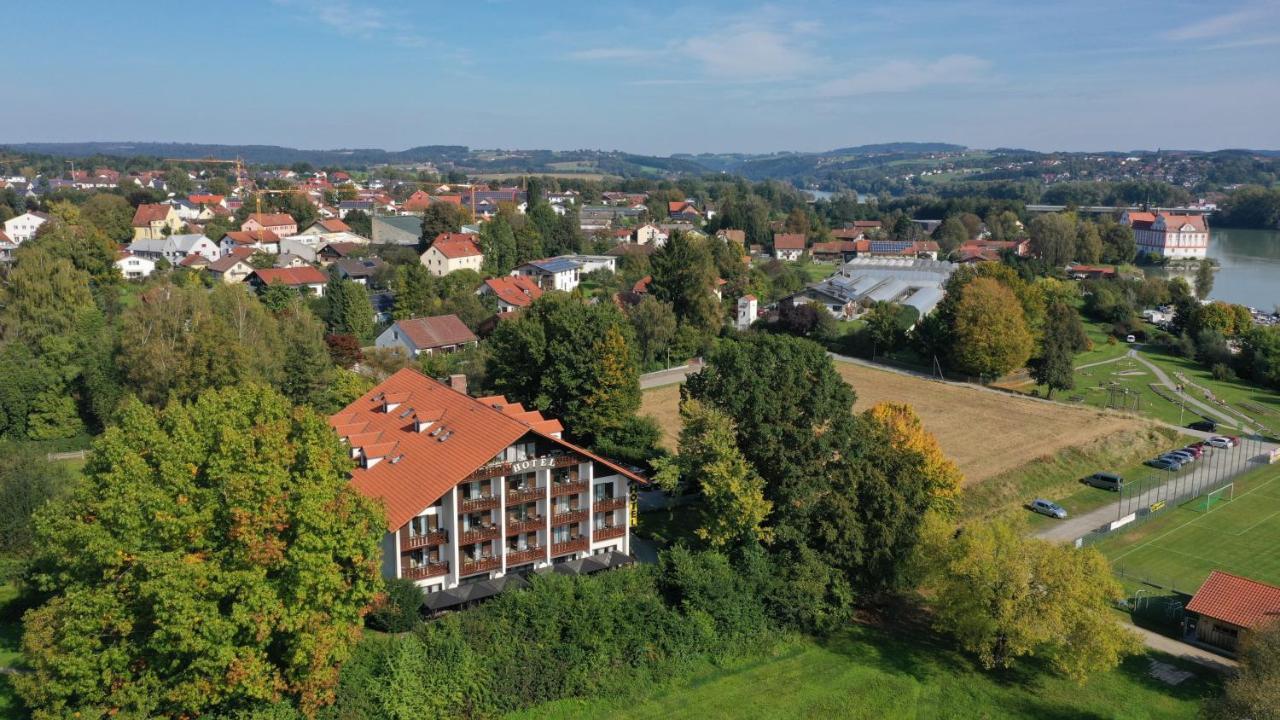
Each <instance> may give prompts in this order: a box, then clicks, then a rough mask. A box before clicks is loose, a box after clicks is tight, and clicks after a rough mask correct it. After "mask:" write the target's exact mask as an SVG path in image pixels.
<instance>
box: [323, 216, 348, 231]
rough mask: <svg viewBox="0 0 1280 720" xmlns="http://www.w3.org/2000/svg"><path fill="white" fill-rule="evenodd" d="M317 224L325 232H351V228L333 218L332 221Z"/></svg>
mask: <svg viewBox="0 0 1280 720" xmlns="http://www.w3.org/2000/svg"><path fill="white" fill-rule="evenodd" d="M317 224H318V225H319V226H320V227H322V228H324V231H325V232H331V233H336V232H351V226H350V225H348V224H346V223H344V222H342V221H341V220H339V219H337V218H333V219H332V220H320V221H318V222H317Z"/></svg>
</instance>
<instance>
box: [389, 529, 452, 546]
mask: <svg viewBox="0 0 1280 720" xmlns="http://www.w3.org/2000/svg"><path fill="white" fill-rule="evenodd" d="M447 542H449V533H448V532H446V531H444V530H434V531H432V532H429V533H427V534H425V535H410V534H409V533H407V532H403V533H401V535H400V549H401V550H413V549H414V548H420V547H428V546H431V545H443V544H445V543H447Z"/></svg>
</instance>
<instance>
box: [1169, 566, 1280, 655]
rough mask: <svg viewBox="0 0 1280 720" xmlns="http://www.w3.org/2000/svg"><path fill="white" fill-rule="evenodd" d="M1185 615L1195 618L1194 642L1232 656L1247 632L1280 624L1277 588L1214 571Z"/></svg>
mask: <svg viewBox="0 0 1280 720" xmlns="http://www.w3.org/2000/svg"><path fill="white" fill-rule="evenodd" d="M1187 612H1188V613H1192V614H1194V615H1197V616H1198V619H1197V620H1196V626H1195V627H1196V639H1197V640H1199V641H1200V642H1202V643H1206V644H1208V645H1213V646H1214V647H1217V648H1221V649H1223V650H1226V651H1228V652H1235V651H1236V649H1238V648H1239V647H1240V642H1241V641H1242V640H1243V639H1244V638H1245V637H1247V636H1248V634H1249V631H1251V630H1255V629H1257V628H1259V627H1261V626H1263V625H1266V624H1267V623H1272V622H1280V587H1276V586H1274V585H1268V584H1266V583H1261V582H1258V581H1257V580H1250V579H1249V578H1244V577H1240V576H1239V575H1232V574H1231V573H1225V572H1222V571H1221V570H1214V571H1213V572H1211V573H1209V577H1208V578H1206V579H1205V581H1204V584H1203V585H1201V586H1200V589H1199V590H1197V591H1196V594H1195V597H1193V598H1191V602H1189V603H1187Z"/></svg>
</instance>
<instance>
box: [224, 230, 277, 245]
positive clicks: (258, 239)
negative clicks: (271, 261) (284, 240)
mask: <svg viewBox="0 0 1280 720" xmlns="http://www.w3.org/2000/svg"><path fill="white" fill-rule="evenodd" d="M224 237H228V238H231V242H233V243H235V244H237V245H254V244H259V245H264V244H265V245H270V244H271V243H278V242H280V236H279V235H276V234H275V233H273V232H271V231H270V230H231V231H229V232H228V233H227V234H226V235H225V236H224Z"/></svg>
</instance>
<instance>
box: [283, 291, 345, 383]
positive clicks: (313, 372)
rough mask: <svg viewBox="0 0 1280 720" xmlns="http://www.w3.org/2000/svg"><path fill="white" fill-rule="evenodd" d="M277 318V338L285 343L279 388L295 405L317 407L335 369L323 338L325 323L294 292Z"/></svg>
mask: <svg viewBox="0 0 1280 720" xmlns="http://www.w3.org/2000/svg"><path fill="white" fill-rule="evenodd" d="M280 321H281V322H280V341H281V344H283V345H284V358H283V363H282V364H283V368H282V377H281V382H280V392H282V393H284V396H285V397H287V398H289V400H290V402H293V403H294V404H296V405H311V406H313V407H320V406H321V405H322V404H323V403H324V398H325V397H326V394H327V393H328V392H329V386H330V385H331V384H332V383H333V380H334V376H335V372H336V370H337V368H335V367H334V365H333V361H332V360H331V359H330V357H329V346H328V345H327V344H326V343H325V340H324V335H325V333H324V325H323V324H322V323H321V322H320V321H319V320H317V319H316V317H315V315H312V314H311V311H310V310H308V309H307V307H306V306H305V305H304V304H303V302H302V298H300V297H298V296H297V293H294V302H293V304H292V305H291V306H289V307H288V308H287V309H286V310H285V311H284V312H283V313H282V314H281V315H280Z"/></svg>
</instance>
